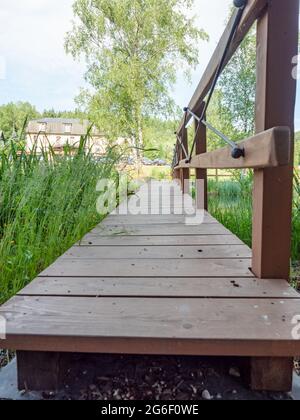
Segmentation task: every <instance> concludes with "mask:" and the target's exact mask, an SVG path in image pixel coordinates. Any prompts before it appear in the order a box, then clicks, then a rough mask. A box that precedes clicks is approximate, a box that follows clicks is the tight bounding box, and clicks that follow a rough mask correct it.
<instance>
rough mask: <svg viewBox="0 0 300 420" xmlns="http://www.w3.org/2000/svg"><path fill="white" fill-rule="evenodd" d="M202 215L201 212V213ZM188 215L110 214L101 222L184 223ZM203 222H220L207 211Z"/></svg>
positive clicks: (114, 223) (133, 223) (112, 223)
mask: <svg viewBox="0 0 300 420" xmlns="http://www.w3.org/2000/svg"><path fill="white" fill-rule="evenodd" d="M199 215H200V213H199ZM185 220H186V216H184V215H181V214H180V215H176V214H173V215H172V214H171V215H151V214H148V215H135V216H131V215H128V216H124V215H116V216H108V217H107V218H106V219H104V220H103V222H102V223H101V225H102V226H109V225H118V224H127V225H145V224H149V225H160V224H164V225H169V224H184V223H185ZM203 223H219V222H218V221H217V220H216V219H215V218H214V217H212V216H211V215H210V214H208V213H207V212H205V213H204V218H203Z"/></svg>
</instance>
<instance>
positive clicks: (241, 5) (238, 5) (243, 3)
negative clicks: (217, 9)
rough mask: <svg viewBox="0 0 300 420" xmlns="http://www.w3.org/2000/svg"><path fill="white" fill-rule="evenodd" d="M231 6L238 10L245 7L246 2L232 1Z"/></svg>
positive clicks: (242, 0)
mask: <svg viewBox="0 0 300 420" xmlns="http://www.w3.org/2000/svg"><path fill="white" fill-rule="evenodd" d="M233 4H234V5H235V7H237V8H238V9H240V8H241V7H245V6H246V4H247V0H234V1H233Z"/></svg>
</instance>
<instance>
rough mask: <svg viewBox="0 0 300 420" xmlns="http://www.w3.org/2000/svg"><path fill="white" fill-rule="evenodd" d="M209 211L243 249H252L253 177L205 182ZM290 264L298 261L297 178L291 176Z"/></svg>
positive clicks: (299, 184) (299, 187) (299, 196)
mask: <svg viewBox="0 0 300 420" xmlns="http://www.w3.org/2000/svg"><path fill="white" fill-rule="evenodd" d="M208 188H209V210H210V212H211V214H212V215H213V216H214V217H216V218H217V219H218V220H219V221H220V222H221V223H223V224H224V226H226V227H227V228H228V229H230V230H231V231H232V232H233V233H235V234H236V235H237V236H238V237H239V238H240V239H241V240H243V241H244V242H245V243H246V244H247V245H249V246H251V245H252V188H253V175H252V172H248V173H247V174H246V175H245V174H244V175H242V174H240V175H234V176H233V179H232V180H231V181H222V182H216V181H214V180H209V185H208ZM292 228H293V234H292V261H293V263H296V262H298V261H299V260H300V178H299V175H298V174H295V178H294V200H293V219H292Z"/></svg>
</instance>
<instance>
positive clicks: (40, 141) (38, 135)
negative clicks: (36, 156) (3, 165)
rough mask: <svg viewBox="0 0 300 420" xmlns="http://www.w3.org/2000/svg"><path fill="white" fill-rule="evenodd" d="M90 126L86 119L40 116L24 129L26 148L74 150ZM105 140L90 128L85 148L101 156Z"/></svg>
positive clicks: (56, 151) (59, 150)
mask: <svg viewBox="0 0 300 420" xmlns="http://www.w3.org/2000/svg"><path fill="white" fill-rule="evenodd" d="M90 128H91V123H90V122H89V121H87V120H83V121H82V120H79V119H68V118H42V119H37V120H33V121H30V122H29V124H28V127H27V130H26V150H27V152H30V151H31V150H33V149H36V152H37V153H42V152H47V151H49V150H50V148H51V149H52V150H54V152H55V153H57V154H62V153H63V152H64V150H65V148H66V147H69V148H71V149H73V150H74V151H76V149H78V147H79V145H80V139H81V137H82V136H86V135H87V133H88V132H89V130H90ZM107 146H108V144H107V140H106V139H105V137H104V135H103V134H102V133H100V132H99V131H98V130H97V129H95V128H92V129H91V131H90V135H89V136H88V139H87V141H86V149H87V150H90V151H91V153H92V154H94V155H96V156H97V155H98V156H101V155H103V154H105V151H106V150H107Z"/></svg>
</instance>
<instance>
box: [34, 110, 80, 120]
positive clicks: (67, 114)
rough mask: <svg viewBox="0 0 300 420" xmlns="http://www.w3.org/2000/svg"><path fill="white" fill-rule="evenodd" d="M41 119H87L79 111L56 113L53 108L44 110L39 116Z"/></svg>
mask: <svg viewBox="0 0 300 420" xmlns="http://www.w3.org/2000/svg"><path fill="white" fill-rule="evenodd" d="M41 117H43V118H75V119H76V118H77V119H87V115H86V114H85V113H84V112H82V111H81V110H80V109H75V110H74V111H56V110H55V109H54V108H52V109H49V110H47V109H45V110H44V111H43V113H42V115H41Z"/></svg>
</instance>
